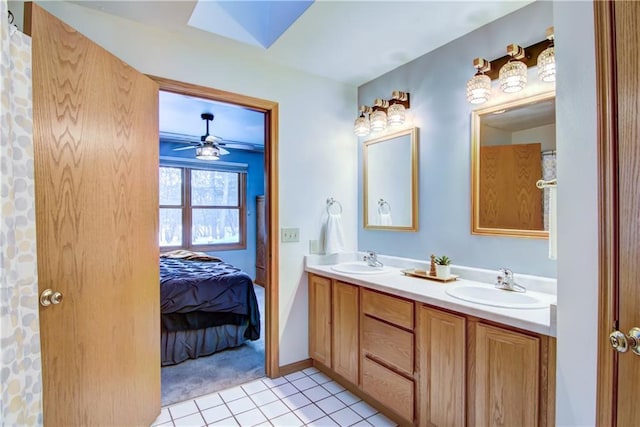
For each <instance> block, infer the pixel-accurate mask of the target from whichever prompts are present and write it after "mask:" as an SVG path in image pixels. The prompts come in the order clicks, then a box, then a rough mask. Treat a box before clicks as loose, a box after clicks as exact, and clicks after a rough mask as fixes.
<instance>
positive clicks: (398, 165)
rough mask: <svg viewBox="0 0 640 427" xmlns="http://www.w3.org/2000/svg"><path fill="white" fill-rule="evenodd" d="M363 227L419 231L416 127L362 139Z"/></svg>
mask: <svg viewBox="0 0 640 427" xmlns="http://www.w3.org/2000/svg"><path fill="white" fill-rule="evenodd" d="M362 158H363V175H364V176H363V187H364V188H363V195H364V196H363V197H364V200H363V206H364V208H363V212H364V228H367V229H375V230H393V231H418V128H415V127H414V128H410V129H405V130H401V131H399V132H395V133H393V134H389V135H384V136H382V137H379V138H376V139H372V140H369V141H365V143H364V145H363V157H362Z"/></svg>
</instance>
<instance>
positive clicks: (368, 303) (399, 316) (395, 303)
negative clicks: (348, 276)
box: [362, 289, 413, 330]
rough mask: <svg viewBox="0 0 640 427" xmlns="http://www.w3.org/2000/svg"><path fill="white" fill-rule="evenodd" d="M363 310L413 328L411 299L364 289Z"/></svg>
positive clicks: (407, 327) (404, 326) (396, 323)
mask: <svg viewBox="0 0 640 427" xmlns="http://www.w3.org/2000/svg"><path fill="white" fill-rule="evenodd" d="M362 312H363V313H364V314H369V315H371V316H373V317H376V318H378V319H382V320H385V321H387V322H389V323H393V324H394V325H398V326H400V327H403V328H406V329H411V330H413V302H411V301H407V300H403V299H400V298H396V297H392V296H389V295H385V294H381V293H378V292H373V291H370V290H368V289H363V290H362Z"/></svg>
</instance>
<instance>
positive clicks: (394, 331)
mask: <svg viewBox="0 0 640 427" xmlns="http://www.w3.org/2000/svg"><path fill="white" fill-rule="evenodd" d="M362 354H363V356H366V355H367V354H369V355H371V356H373V358H375V359H378V360H380V361H382V362H384V363H386V364H388V365H389V366H391V367H393V368H396V369H398V370H400V371H402V372H404V373H405V374H407V375H409V376H413V354H414V352H413V334H412V333H411V332H407V331H405V330H403V329H399V328H396V327H395V326H391V325H389V324H387V323H384V322H381V321H379V320H376V319H374V318H371V317H369V316H363V317H362Z"/></svg>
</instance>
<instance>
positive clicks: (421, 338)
mask: <svg viewBox="0 0 640 427" xmlns="http://www.w3.org/2000/svg"><path fill="white" fill-rule="evenodd" d="M416 340H417V342H418V344H417V347H418V352H417V353H418V366H419V372H420V375H419V379H420V384H419V393H420V398H419V401H418V410H419V413H420V416H419V419H420V425H421V426H434V427H435V426H440V427H448V426H464V425H465V420H466V416H465V414H466V408H465V390H466V381H465V378H466V320H465V318H464V317H462V316H458V315H455V314H451V313H447V312H444V311H441V310H435V309H432V308H429V307H425V306H422V307H420V308H419V309H418V334H417V338H416Z"/></svg>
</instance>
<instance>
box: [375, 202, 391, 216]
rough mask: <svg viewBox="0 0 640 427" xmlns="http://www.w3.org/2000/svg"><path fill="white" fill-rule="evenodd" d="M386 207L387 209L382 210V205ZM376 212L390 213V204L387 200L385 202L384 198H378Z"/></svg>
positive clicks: (381, 213)
mask: <svg viewBox="0 0 640 427" xmlns="http://www.w3.org/2000/svg"><path fill="white" fill-rule="evenodd" d="M385 206H386V207H387V209H386V210H387V211H386V212H384V210H385V209H384V207H385ZM378 214H380V215H383V214H391V205H390V204H389V202H387V201H386V200H385V199H380V200H378Z"/></svg>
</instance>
